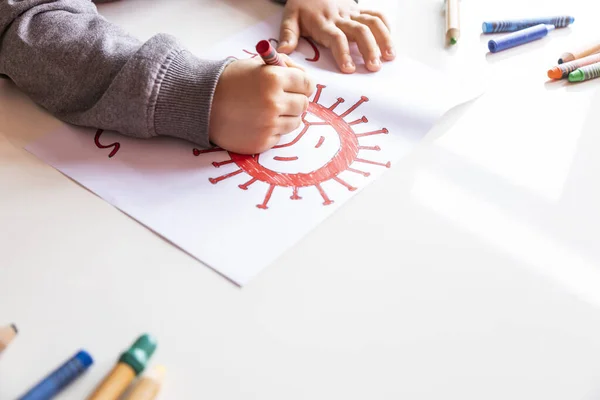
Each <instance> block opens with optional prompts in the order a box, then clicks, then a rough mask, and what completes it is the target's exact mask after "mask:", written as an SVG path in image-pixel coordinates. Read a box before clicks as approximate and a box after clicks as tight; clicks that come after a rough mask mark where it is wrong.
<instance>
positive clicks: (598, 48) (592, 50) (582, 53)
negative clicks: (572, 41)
mask: <svg viewBox="0 0 600 400" xmlns="http://www.w3.org/2000/svg"><path fill="white" fill-rule="evenodd" d="M596 53H600V43H598V44H595V45H594V46H591V47H588V48H586V49H583V50H579V51H577V52H574V53H564V54H563V55H562V56H560V58H559V59H558V63H559V64H563V63H567V62H570V61H573V60H578V59H580V58H583V57H587V56H589V55H591V54H596Z"/></svg>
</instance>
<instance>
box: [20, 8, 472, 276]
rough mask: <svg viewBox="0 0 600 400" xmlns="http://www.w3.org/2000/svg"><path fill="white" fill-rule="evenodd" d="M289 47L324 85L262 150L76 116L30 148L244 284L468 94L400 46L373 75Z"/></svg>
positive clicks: (239, 41)
mask: <svg viewBox="0 0 600 400" xmlns="http://www.w3.org/2000/svg"><path fill="white" fill-rule="evenodd" d="M277 33H278V20H276V19H273V20H271V21H267V22H263V23H260V24H258V25H257V26H255V27H253V28H251V29H249V30H247V31H245V32H242V33H240V34H239V35H236V36H235V37H233V38H231V39H229V40H227V41H225V42H223V43H221V44H220V45H219V46H217V47H216V48H215V49H213V50H212V51H210V52H208V53H207V54H204V55H203V57H205V58H224V57H227V56H235V57H238V58H248V57H252V56H253V54H252V53H253V51H252V50H253V49H254V45H255V44H256V43H257V42H258V41H259V40H261V39H265V38H276V37H277ZM293 58H294V59H295V60H296V61H297V62H299V63H300V64H302V65H303V66H305V67H306V69H307V70H308V71H309V72H310V74H311V75H312V76H313V77H314V78H315V79H316V81H317V82H318V83H319V85H320V86H321V85H322V86H323V87H320V89H318V91H317V93H316V94H315V96H314V97H313V102H312V103H311V106H310V108H309V113H308V114H307V115H306V118H305V121H306V123H305V125H304V126H302V127H300V128H299V129H298V130H297V131H296V132H293V133H291V134H289V135H285V136H284V137H283V139H282V142H280V143H279V145H278V146H277V147H278V148H276V149H272V150H270V151H267V152H266V153H263V154H261V155H260V156H255V157H251V156H245V157H244V156H239V155H235V154H233V155H232V154H229V153H228V152H226V151H212V152H201V151H198V150H197V149H195V148H194V146H193V145H192V144H190V143H188V142H184V141H180V140H175V139H169V138H157V139H152V140H139V139H132V138H128V137H125V136H121V135H118V134H116V133H111V132H97V131H95V130H89V129H81V128H74V127H65V128H63V129H60V130H58V131H55V132H53V133H51V134H48V135H46V136H45V137H44V138H42V139H41V140H39V141H38V142H36V143H34V144H32V145H30V146H29V147H28V150H29V151H31V152H32V153H33V154H35V155H37V156H38V157H39V158H41V159H43V160H44V161H45V162H47V163H48V164H50V165H52V166H54V167H55V168H57V169H58V170H60V171H61V172H62V173H64V174H65V175H67V176H69V177H71V178H72V179H74V180H76V181H77V182H79V183H81V184H82V185H83V186H85V187H87V188H88V189H90V190H91V191H93V192H95V193H96V194H98V195H99V196H101V197H102V198H103V199H105V200H106V201H108V202H110V203H111V204H113V205H114V206H116V207H118V208H119V209H121V210H122V211H123V212H125V213H127V214H129V215H130V216H132V217H133V218H135V219H136V220H138V221H139V222H141V223H142V224H144V225H146V226H147V227H148V228H150V229H152V230H153V231H155V232H157V233H158V234H160V235H161V236H163V237H164V238H166V239H167V240H169V241H170V242H172V243H173V244H175V245H177V246H179V247H180V248H181V249H183V250H184V251H186V252H188V253H189V254H191V255H192V256H194V257H196V258H198V259H199V260H201V261H202V262H204V263H206V264H207V265H209V266H210V267H212V268H213V269H215V270H216V271H218V272H220V273H221V274H223V275H224V276H226V277H228V278H229V279H231V280H232V281H234V282H236V283H237V284H239V285H243V284H245V283H247V282H248V281H249V280H250V279H251V278H252V277H254V276H255V275H256V274H257V273H258V272H259V271H260V270H262V269H263V268H264V267H266V266H268V265H269V264H271V263H273V261H274V260H275V259H276V258H277V257H278V256H279V255H281V254H282V253H283V252H284V251H285V250H286V249H288V248H290V247H291V246H293V245H294V244H295V243H296V242H297V241H298V240H300V239H301V238H302V237H303V236H304V235H306V234H307V233H308V232H309V231H310V230H311V229H313V228H314V227H315V226H316V225H318V224H319V223H320V222H321V221H323V220H324V219H325V218H326V217H327V216H329V215H330V214H331V213H333V212H334V211H335V210H336V209H337V208H338V207H340V206H341V205H342V204H344V203H345V202H346V201H347V200H348V199H350V198H351V197H352V196H354V195H355V194H356V193H358V192H359V191H360V190H361V189H363V188H364V187H365V186H366V185H367V184H368V183H369V182H371V181H373V180H374V179H376V178H377V177H378V176H380V174H382V173H384V172H385V171H387V169H388V168H390V167H391V166H392V165H394V163H395V162H396V161H398V160H399V159H400V158H401V157H402V156H404V155H405V154H406V153H408V152H409V151H410V150H411V149H412V148H413V146H414V145H415V144H416V143H418V141H419V140H420V139H421V138H422V137H423V136H424V135H425V133H426V132H427V131H428V130H429V129H430V128H431V127H432V125H433V123H434V122H435V121H436V119H437V118H439V117H440V116H441V115H442V114H443V113H444V112H445V111H446V110H447V109H448V108H450V107H451V106H453V105H455V104H457V103H458V102H459V101H460V99H459V98H460V97H462V99H463V100H466V99H467V98H468V97H469V95H468V94H465V93H464V90H463V91H460V90H458V89H457V87H455V86H454V85H453V84H452V83H451V81H450V80H449V79H447V78H446V77H445V76H443V75H441V74H439V73H438V72H435V71H433V70H431V69H429V68H427V67H426V66H424V65H421V64H419V63H417V62H414V61H412V60H410V59H407V58H404V57H402V56H400V57H399V59H398V60H397V61H395V62H392V63H385V64H384V67H383V70H382V71H380V72H378V73H376V74H373V73H369V72H367V71H366V70H365V68H364V65H362V64H360V63H357V64H359V65H358V72H357V73H356V74H353V75H343V74H341V73H338V71H337V69H336V66H335V63H334V61H333V58H332V56H331V55H330V53H329V52H328V51H326V50H323V49H319V57H318V58H319V59H318V61H316V62H312V61H308V60H312V59H315V58H316V53H315V50H314V48H313V46H312V45H311V44H310V43H309V42H308V41H307V40H304V39H302V40H301V43H300V46H299V49H298V51H297V52H296V53H295V54H294V55H293ZM457 95H458V96H457ZM461 95H464V96H461ZM340 99H341V100H340ZM336 104H337V105H336ZM325 121H330V122H328V123H325ZM302 132H304V133H302ZM113 143H118V145H112V144H113Z"/></svg>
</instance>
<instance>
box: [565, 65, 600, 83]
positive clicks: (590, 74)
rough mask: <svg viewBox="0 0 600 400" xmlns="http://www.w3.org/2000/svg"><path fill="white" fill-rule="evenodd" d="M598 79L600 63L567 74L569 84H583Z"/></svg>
mask: <svg viewBox="0 0 600 400" xmlns="http://www.w3.org/2000/svg"><path fill="white" fill-rule="evenodd" d="M598 77H600V62H599V63H595V64H592V65H586V66H585V67H581V68H578V69H576V70H575V71H573V72H571V73H570V74H569V82H583V81H588V80H590V79H596V78H598Z"/></svg>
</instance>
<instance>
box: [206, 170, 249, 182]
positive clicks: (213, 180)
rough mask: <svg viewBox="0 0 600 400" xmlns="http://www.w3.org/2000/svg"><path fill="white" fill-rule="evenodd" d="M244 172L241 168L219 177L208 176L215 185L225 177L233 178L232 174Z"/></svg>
mask: <svg viewBox="0 0 600 400" xmlns="http://www.w3.org/2000/svg"><path fill="white" fill-rule="evenodd" d="M242 172H243V171H242V170H241V169H238V170H237V171H233V172H230V173H229V174H227V175H221V176H219V177H217V178H208V180H209V181H210V183H212V184H213V185H214V184H215V183H217V182H221V181H222V180H223V179H227V178H231V177H232V176H236V175H237V174H241V173H242Z"/></svg>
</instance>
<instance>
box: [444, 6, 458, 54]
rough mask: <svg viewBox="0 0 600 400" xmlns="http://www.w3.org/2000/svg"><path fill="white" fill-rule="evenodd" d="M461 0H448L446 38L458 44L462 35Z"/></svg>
mask: <svg viewBox="0 0 600 400" xmlns="http://www.w3.org/2000/svg"><path fill="white" fill-rule="evenodd" d="M459 1H460V0H446V40H447V41H448V42H449V43H450V44H456V42H458V38H459V37H460V8H459Z"/></svg>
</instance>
